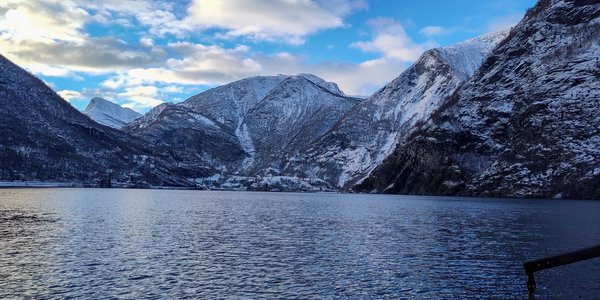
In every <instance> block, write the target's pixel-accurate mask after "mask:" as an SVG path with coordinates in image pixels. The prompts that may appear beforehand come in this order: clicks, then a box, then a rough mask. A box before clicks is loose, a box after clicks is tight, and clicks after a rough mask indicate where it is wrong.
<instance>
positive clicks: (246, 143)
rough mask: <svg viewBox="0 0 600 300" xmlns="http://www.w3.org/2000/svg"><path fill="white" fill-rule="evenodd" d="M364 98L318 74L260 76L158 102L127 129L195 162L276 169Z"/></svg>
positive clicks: (247, 172)
mask: <svg viewBox="0 0 600 300" xmlns="http://www.w3.org/2000/svg"><path fill="white" fill-rule="evenodd" d="M360 101H361V100H360V99H357V98H353V97H348V96H346V95H344V93H343V92H341V91H340V90H339V88H338V87H337V85H335V84H333V83H330V82H326V81H324V80H322V79H321V78H318V77H316V76H314V75H309V74H300V75H296V76H284V75H279V76H259V77H251V78H246V79H243V80H240V81H236V82H233V83H230V84H227V85H224V86H220V87H217V88H214V89H211V90H208V91H206V92H203V93H201V94H199V95H196V96H193V97H191V98H189V99H187V100H186V101H184V102H182V103H179V104H176V105H162V106H159V107H157V108H155V109H154V110H152V111H151V112H149V113H148V114H147V115H146V116H144V117H142V118H140V119H138V120H136V121H134V122H133V123H131V124H129V125H128V126H126V127H124V130H126V131H127V132H129V133H131V134H134V135H136V136H139V137H142V138H144V139H146V140H148V141H150V142H153V143H158V144H161V145H164V146H169V147H174V148H175V149H177V150H178V151H179V153H180V154H181V156H182V157H183V160H184V161H186V163H187V164H189V165H190V166H192V165H194V164H203V163H208V165H210V166H213V167H214V168H215V169H217V170H218V174H228V175H237V176H242V177H247V176H256V175H274V176H277V175H282V174H281V169H282V166H283V164H284V158H285V157H286V155H289V156H291V155H294V153H298V152H299V151H302V149H303V147H305V146H306V145H308V144H310V143H311V142H313V141H315V140H316V139H318V138H319V137H321V136H322V135H323V134H324V133H325V132H327V131H328V130H329V129H330V128H331V127H332V126H333V125H334V124H335V123H336V122H337V121H338V120H339V118H340V117H341V116H342V115H343V114H344V113H345V112H347V111H348V110H349V109H350V108H351V107H353V106H355V105H356V104H358V103H359V102H360Z"/></svg>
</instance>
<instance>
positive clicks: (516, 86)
mask: <svg viewBox="0 0 600 300" xmlns="http://www.w3.org/2000/svg"><path fill="white" fill-rule="evenodd" d="M599 40H600V3H598V2H595V1H566V0H563V1H558V0H556V1H549V0H543V1H540V2H539V3H538V4H537V5H536V6H535V7H534V8H532V9H531V10H529V12H528V13H527V15H526V16H525V18H524V19H523V20H522V21H521V22H520V23H519V24H518V25H517V26H516V27H515V28H514V29H513V30H512V31H511V32H510V34H509V36H508V38H507V39H506V40H504V41H503V42H501V43H500V45H499V46H498V48H496V49H495V50H494V51H493V53H492V54H491V56H490V57H489V58H488V59H487V60H486V61H485V62H484V63H483V65H482V67H481V68H480V69H479V70H478V71H477V72H476V74H475V76H474V77H473V78H471V79H470V80H469V81H468V82H467V83H466V84H465V85H463V86H462V87H461V88H460V90H459V91H458V92H457V93H456V94H455V95H454V96H453V97H452V98H451V101H450V103H448V105H447V107H446V109H443V110H441V111H440V112H437V113H435V114H434V118H433V119H432V120H431V122H430V123H428V124H427V125H426V126H424V127H423V128H422V129H420V130H419V132H417V133H416V134H415V135H414V136H413V137H412V138H411V139H410V140H409V141H407V143H404V144H402V145H400V146H399V147H398V148H397V149H396V150H395V151H394V154H393V155H392V156H391V157H390V158H389V159H387V160H386V161H385V163H384V164H383V165H382V166H381V167H379V168H378V169H377V170H376V171H374V172H373V174H372V176H371V177H370V178H369V179H368V180H366V181H365V182H364V183H363V184H362V185H360V186H359V187H358V189H359V190H366V191H386V192H399V193H419V194H463V195H486V196H515V197H568V198H596V199H598V198H600V188H599V187H600V169H599V168H598V166H599V165H600V150H599V149H600V135H599V134H598V128H600V117H599V116H600V85H599V84H598V70H599V68H600V62H599V61H598V57H600V45H599V43H598V41H599Z"/></svg>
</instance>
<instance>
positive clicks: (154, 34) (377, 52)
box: [0, 0, 535, 112]
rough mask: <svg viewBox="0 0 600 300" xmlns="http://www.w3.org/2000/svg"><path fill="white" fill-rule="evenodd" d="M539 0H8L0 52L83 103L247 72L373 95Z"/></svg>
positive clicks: (148, 99)
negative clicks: (304, 78) (422, 60)
mask: <svg viewBox="0 0 600 300" xmlns="http://www.w3.org/2000/svg"><path fill="white" fill-rule="evenodd" d="M534 4H535V1H534V0H502V1H480V0H452V1H447V0H429V1H401V0H370V1H367V0H187V1H164V0H138V1H125V0H105V1H94V0H3V1H1V2H0V49H1V50H0V53H1V54H2V55H4V56H6V57H8V58H9V59H11V60H12V61H14V62H15V63H17V64H19V65H21V66H23V67H25V68H26V69H28V70H29V71H31V72H32V73H34V74H36V75H38V76H40V77H41V78H42V79H43V80H44V81H46V82H47V83H48V84H49V85H50V86H51V87H52V88H53V89H54V90H56V91H57V92H58V93H59V94H61V95H62V96H63V97H64V98H65V99H67V100H69V101H70V102H71V104H73V105H74V106H75V107H77V108H79V109H83V108H84V107H85V106H86V104H87V102H88V101H89V99H90V98H91V97H94V96H99V97H104V98H107V99H109V100H112V101H114V102H117V103H119V104H122V105H125V106H128V107H131V108H133V109H136V110H138V111H140V112H146V111H148V110H149V109H150V108H151V107H153V106H155V105H157V104H160V103H161V102H164V101H169V102H179V101H182V100H185V99H186V98H187V97H189V96H192V95H194V94H197V93H199V92H202V91H204V90H206V89H208V88H211V87H214V86H217V85H221V84H225V83H228V82H231V81H234V80H238V79H241V78H244V77H248V76H255V75H275V74H296V73H313V74H316V75H318V76H320V77H322V78H324V79H326V80H329V81H334V82H336V83H338V85H339V86H340V88H341V89H342V90H343V91H345V92H346V93H347V94H354V95H368V94H370V93H372V92H373V91H375V90H376V89H378V88H380V87H381V86H383V85H384V84H386V83H387V82H389V81H391V80H392V79H393V78H395V77H396V76H398V75H399V74H400V73H401V72H402V71H403V70H404V69H405V68H406V67H407V66H409V65H410V64H411V63H413V62H414V61H415V60H416V59H417V58H418V57H419V55H420V54H421V53H422V52H423V51H425V50H427V49H430V48H433V47H439V46H446V45H451V44H454V43H457V42H460V41H463V40H466V39H469V38H472V37H475V36H478V35H481V34H485V33H488V32H493V31H498V30H502V29H506V28H509V27H510V26H512V25H514V24H516V23H517V22H518V21H519V20H520V19H521V18H522V17H523V15H524V13H525V11H526V10H527V8H529V7H531V6H533V5H534Z"/></svg>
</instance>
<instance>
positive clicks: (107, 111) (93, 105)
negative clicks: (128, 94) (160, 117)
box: [83, 97, 141, 129]
mask: <svg viewBox="0 0 600 300" xmlns="http://www.w3.org/2000/svg"><path fill="white" fill-rule="evenodd" d="M83 113H84V114H85V115H87V116H88V117H90V119H92V120H94V121H96V122H98V123H100V124H102V125H106V126H110V127H112V128H117V129H119V128H121V127H123V126H124V125H125V124H127V123H130V122H132V121H133V120H135V119H137V118H139V117H140V116H141V114H140V113H138V112H136V111H134V110H132V109H131V108H126V107H122V106H120V105H118V104H116V103H113V102H110V101H108V100H106V99H103V98H99V97H94V98H92V100H90V103H89V104H88V106H87V107H86V109H85V110H84V111H83Z"/></svg>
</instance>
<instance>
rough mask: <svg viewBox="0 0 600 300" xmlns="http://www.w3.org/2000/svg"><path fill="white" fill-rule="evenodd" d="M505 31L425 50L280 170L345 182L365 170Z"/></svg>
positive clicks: (435, 104) (437, 102)
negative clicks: (406, 67) (412, 62)
mask: <svg viewBox="0 0 600 300" xmlns="http://www.w3.org/2000/svg"><path fill="white" fill-rule="evenodd" d="M507 34H508V32H507V31H504V32H498V33H493V34H488V35H485V36H481V37H477V38H474V39H471V40H468V41H465V42H462V43H459V44H456V45H453V46H449V47H443V48H437V49H432V50H429V51H426V52H425V53H424V54H423V55H422V56H421V57H420V58H419V59H418V61H417V62H416V63H415V64H414V65H412V66H411V67H409V68H408V69H407V70H405V71H404V72H402V74H400V76H398V77H397V78H396V79H394V80H393V81H392V82H390V83H389V84H387V85H386V86H384V87H383V88H382V89H380V90H379V91H377V92H376V93H374V94H373V95H372V96H371V97H369V98H368V99H367V100H365V101H364V102H362V103H360V104H359V105H357V106H356V107H354V108H352V109H351V110H350V111H348V112H347V113H346V114H345V115H344V116H343V117H342V118H341V120H340V121H339V122H338V123H337V124H336V125H335V126H334V127H333V129H332V130H331V131H329V132H328V133H327V134H326V135H324V136H323V137H322V138H320V139H319V140H317V141H315V142H314V143H313V144H311V145H310V146H309V147H308V148H307V151H306V152H301V153H299V154H298V155H297V156H295V157H291V158H290V159H289V161H290V163H289V164H288V165H287V166H286V169H285V172H286V173H290V174H295V175H297V176H313V177H318V178H323V179H326V180H328V181H330V182H331V183H332V184H334V185H336V186H338V187H348V186H351V185H352V184H354V183H355V182H356V181H358V180H360V179H361V178H363V177H364V176H366V175H368V174H369V173H370V172H371V171H372V170H373V169H374V168H375V167H376V166H378V165H379V164H380V163H381V162H382V161H383V160H384V159H385V158H386V157H387V156H388V155H389V154H390V153H391V152H392V150H393V149H394V147H395V146H396V144H398V143H400V142H402V141H403V140H404V138H405V137H406V136H408V135H409V134H410V133H411V130H412V129H413V128H415V125H416V124H417V123H419V122H422V121H423V120H424V119H426V118H428V117H429V116H430V115H431V114H432V112H434V111H435V110H436V109H438V108H439V107H440V106H441V105H442V103H443V101H444V100H445V99H446V98H447V97H448V96H449V95H451V94H452V93H453V92H454V91H455V90H456V89H457V88H458V87H460V85H461V84H462V83H463V82H464V81H465V80H467V79H468V78H469V77H471V76H472V75H473V74H474V73H475V71H476V70H477V69H478V68H479V66H480V65H481V63H482V62H483V60H484V59H485V58H486V57H487V56H488V55H489V53H490V52H491V50H492V49H493V48H494V47H495V46H496V45H497V44H498V43H499V42H500V41H501V40H502V39H504V38H505V37H506V35H507Z"/></svg>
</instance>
